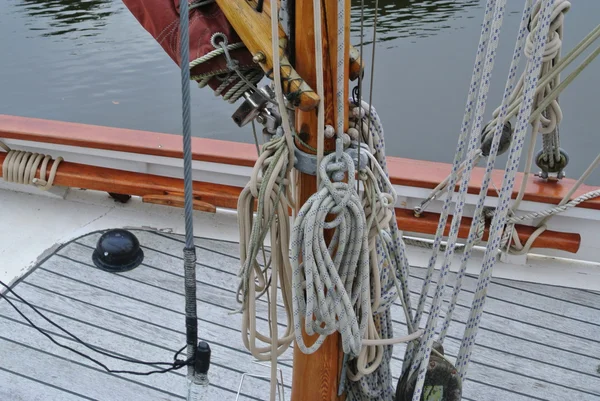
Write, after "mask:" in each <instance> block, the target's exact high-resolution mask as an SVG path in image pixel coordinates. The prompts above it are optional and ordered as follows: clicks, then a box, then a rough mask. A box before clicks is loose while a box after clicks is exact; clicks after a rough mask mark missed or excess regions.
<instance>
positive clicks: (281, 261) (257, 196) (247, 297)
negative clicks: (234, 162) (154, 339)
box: [238, 137, 293, 361]
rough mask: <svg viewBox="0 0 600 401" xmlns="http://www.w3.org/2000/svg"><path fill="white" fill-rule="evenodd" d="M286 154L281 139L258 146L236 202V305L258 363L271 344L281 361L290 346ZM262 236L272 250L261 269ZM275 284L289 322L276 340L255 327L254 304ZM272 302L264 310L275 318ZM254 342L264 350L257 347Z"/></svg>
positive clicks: (268, 354) (268, 355) (268, 356)
mask: <svg viewBox="0 0 600 401" xmlns="http://www.w3.org/2000/svg"><path fill="white" fill-rule="evenodd" d="M288 152H289V151H288V148H287V144H286V141H285V139H284V138H283V137H278V138H274V139H273V140H272V141H271V142H269V143H267V144H266V145H265V146H263V149H262V153H261V155H260V157H259V159H258V161H257V163H256V165H255V166H256V167H255V170H254V174H253V175H252V177H251V180H250V182H249V183H248V184H247V185H246V187H245V188H244V190H243V191H242V193H241V194H240V197H239V199H238V224H239V231H240V260H241V269H240V272H239V276H240V277H241V282H240V286H239V288H238V301H241V302H242V311H243V316H242V340H243V342H244V345H245V346H246V348H247V349H248V350H249V351H250V352H251V353H252V355H253V356H254V357H255V358H257V359H258V360H262V361H267V360H270V359H271V358H272V355H271V353H272V349H271V345H273V344H275V346H276V356H280V355H281V354H282V353H283V352H285V351H286V350H287V349H288V347H289V346H290V345H291V342H292V341H293V333H292V331H293V327H292V324H291V319H290V316H291V292H290V287H289V283H290V282H291V277H290V274H291V268H290V263H289V251H288V245H287V244H288V243H289V232H290V229H289V219H288V217H287V212H288V207H289V201H287V200H286V198H285V191H286V188H287V180H286V179H285V174H286V170H287V163H288V162H289V158H288ZM260 171H262V173H263V175H262V177H259V176H258V173H259V172H260ZM255 200H257V201H258V202H257V203H258V210H257V212H256V217H255V216H254V204H255ZM267 234H270V239H271V244H272V245H273V247H274V249H272V252H271V259H270V260H266V258H265V261H264V262H265V264H266V266H265V267H264V268H263V267H262V266H261V265H260V264H259V261H258V259H259V257H260V256H262V255H261V251H262V250H263V243H264V240H265V238H266V236H267ZM263 255H264V254H263ZM269 268H270V269H269ZM269 271H270V272H271V275H270V277H269ZM278 284H279V285H280V286H281V294H282V298H283V305H284V309H285V311H286V313H287V317H288V321H287V329H286V331H285V332H284V333H283V335H282V336H281V337H279V335H278V333H274V332H271V333H269V334H264V333H261V332H259V331H258V330H257V327H256V319H257V316H256V301H257V299H259V298H260V297H262V296H263V295H264V294H265V293H266V294H267V296H269V294H268V290H269V287H271V288H274V289H275V291H277V286H278ZM239 296H241V297H242V300H240V299H239ZM276 301H277V297H275V298H274V299H272V300H270V302H269V305H268V307H269V311H275V314H276V313H277V302H276ZM257 340H258V341H261V342H262V343H264V344H267V345H268V346H259V345H257Z"/></svg>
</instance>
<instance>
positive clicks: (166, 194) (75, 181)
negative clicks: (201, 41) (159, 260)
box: [0, 153, 581, 253]
mask: <svg viewBox="0 0 600 401" xmlns="http://www.w3.org/2000/svg"><path fill="white" fill-rule="evenodd" d="M5 158H6V154H5V153H0V164H2V163H3V162H4V159H5ZM1 176H2V169H0V177H1ZM38 176H39V171H38ZM54 184H55V185H58V186H65V187H72V188H85V189H89V190H95V191H103V192H112V193H119V194H127V195H133V196H140V197H142V199H144V198H145V200H146V201H147V202H152V203H160V204H164V205H170V206H177V207H179V206H181V205H182V203H181V202H180V201H179V200H178V197H180V196H181V194H182V193H183V180H181V179H178V178H170V177H163V176H158V175H152V174H145V173H134V172H130V171H122V170H116V169H111V168H106V167H96V166H88V165H85V164H79V163H71V162H66V161H63V162H62V163H61V164H60V166H59V168H58V171H57V173H56V178H55V180H54ZM241 191H242V188H240V187H234V186H230V185H221V184H213V183H207V182H198V181H195V182H194V199H195V200H196V204H197V209H200V210H205V211H213V208H212V207H211V206H216V207H221V208H227V209H235V208H237V200H238V197H239V195H240V193H241ZM202 202H204V203H205V205H203V204H202ZM396 219H397V221H398V226H399V228H400V229H401V230H403V231H408V232H415V233H422V234H435V231H436V229H437V223H438V219H439V215H437V214H436V213H424V214H422V215H421V217H415V216H414V214H413V211H412V210H409V209H402V208H397V209H396ZM449 221H450V219H449ZM449 224H450V223H448V225H447V226H446V230H448V227H449ZM470 226H471V219H470V218H467V217H465V218H463V219H462V221H461V224H460V229H459V235H458V236H459V238H463V239H464V238H467V235H468V233H469V228H470ZM515 228H516V230H517V233H518V235H519V239H520V240H521V242H522V243H525V242H526V241H527V239H528V238H529V236H530V235H531V233H532V232H533V230H534V228H533V227H530V226H525V225H517V226H516V227H515ZM487 235H488V231H487V228H486V233H485V235H484V240H485V239H487ZM580 243H581V236H580V235H579V234H577V233H563V232H556V231H545V232H543V233H542V234H541V235H540V236H539V237H538V238H537V239H536V240H535V241H534V243H533V247H534V248H545V249H558V250H563V251H566V252H571V253H576V252H577V251H578V249H579V246H580Z"/></svg>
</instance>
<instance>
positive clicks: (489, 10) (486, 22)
mask: <svg viewBox="0 0 600 401" xmlns="http://www.w3.org/2000/svg"><path fill="white" fill-rule="evenodd" d="M494 4H495V1H494V0H488V1H487V3H486V7H485V12H484V19H483V24H482V31H481V36H480V39H479V45H478V47H477V54H476V57H475V66H474V69H473V75H472V77H471V84H470V85H469V92H468V96H467V105H466V108H465V114H464V116H463V122H462V125H461V132H460V135H459V138H458V144H457V149H456V152H455V156H454V162H453V165H452V172H451V175H450V179H449V180H448V185H447V186H446V188H447V189H446V199H445V200H444V204H443V206H442V211H441V215H440V220H439V223H438V227H437V230H436V235H435V239H434V242H433V247H432V254H431V257H430V259H429V264H428V267H427V273H426V275H425V279H424V281H423V288H422V290H421V295H420V298H419V303H418V305H417V310H416V314H415V317H414V319H413V321H412V324H413V326H415V327H419V325H420V320H421V317H422V315H423V312H424V308H425V301H426V299H427V294H428V292H429V286H430V284H431V281H432V276H433V271H434V267H435V264H436V260H437V255H438V250H439V248H440V245H441V241H442V236H443V232H444V228H445V227H446V221H447V219H448V213H449V209H450V202H451V199H452V194H453V192H454V187H455V185H456V180H457V177H456V176H457V172H458V170H459V168H460V164H461V159H462V157H463V153H464V148H465V139H466V137H467V132H468V129H469V126H470V125H471V120H472V115H473V105H474V104H475V100H476V99H475V98H476V94H477V91H478V88H479V86H480V82H481V78H482V75H483V68H482V63H483V61H484V56H485V53H486V52H485V51H486V48H487V46H488V41H489V38H490V32H491V24H492V17H494V16H495V13H494ZM494 38H495V40H497V39H498V37H497V35H496V36H494ZM428 335H431V330H430V333H428ZM414 348H415V345H414V344H412V343H411V344H409V345H408V347H407V349H406V353H405V357H404V363H403V374H405V371H406V369H407V368H409V367H410V372H414V371H415V370H416V369H417V368H418V367H419V365H420V364H419V363H418V362H417V361H418V359H417V358H414V354H415V349H414ZM429 349H431V347H429ZM421 353H423V352H421ZM418 388H419V387H417V391H419V392H420V390H418Z"/></svg>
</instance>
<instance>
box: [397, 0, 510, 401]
mask: <svg viewBox="0 0 600 401" xmlns="http://www.w3.org/2000/svg"><path fill="white" fill-rule="evenodd" d="M505 7H506V0H499V1H497V2H496V4H495V7H494V12H493V17H492V21H491V26H490V32H492V34H491V37H490V40H489V43H488V45H487V49H486V51H485V58H484V64H483V68H482V78H483V79H482V80H481V83H480V85H479V88H478V96H477V102H476V109H475V114H474V116H473V120H472V128H471V135H470V140H469V145H468V150H467V155H469V154H472V153H474V152H475V151H476V150H477V149H478V148H479V138H480V132H481V128H482V125H481V124H482V117H483V114H484V112H485V106H486V102H487V94H488V92H489V87H490V79H491V75H492V70H493V67H494V61H495V58H496V48H497V46H498V41H499V32H500V28H501V26H502V22H503V19H504V12H505ZM482 53H483V52H482ZM469 107H470V106H469ZM465 130H466V127H465ZM495 139H496V138H495ZM459 151H460V152H461V156H462V149H460V150H459ZM456 165H457V164H455V166H456ZM473 167H474V163H473V160H472V159H471V160H468V161H467V165H466V167H465V170H464V172H463V175H462V181H461V184H460V189H459V192H458V199H456V204H455V205H456V206H455V211H454V213H453V216H452V223H451V227H450V233H449V235H448V242H447V245H446V251H445V254H444V259H443V262H442V266H441V267H440V272H439V276H438V280H437V286H436V289H435V293H434V296H433V300H432V301H431V309H430V311H429V315H428V318H427V323H426V326H425V335H424V336H423V338H422V339H421V342H420V346H419V350H418V352H417V353H416V355H415V359H414V362H412V365H411V367H410V370H409V374H408V376H409V377H411V376H412V375H413V374H415V373H416V372H418V373H417V382H416V386H415V392H414V393H413V398H412V399H413V401H419V400H420V399H421V394H422V390H423V385H424V383H425V375H426V373H427V368H428V365H429V356H430V353H431V349H432V347H433V340H434V336H435V334H436V327H437V318H438V317H439V315H440V312H441V307H442V301H443V296H444V290H445V281H446V277H447V274H448V271H449V269H450V264H451V261H452V257H453V255H454V245H455V244H456V240H457V238H458V230H459V227H460V221H461V219H462V214H463V211H464V205H465V197H466V194H467V189H468V184H469V181H470V178H471V171H472V170H473ZM451 180H452V179H451ZM451 180H450V181H451ZM448 190H449V193H448V195H447V198H446V201H450V200H452V198H453V196H452V192H453V191H454V185H449V187H448ZM445 210H446V211H447V210H448V208H445ZM444 227H445V224H444V226H442V227H441V228H442V230H438V234H439V239H440V240H441V237H442V235H443V228H444ZM436 239H437V236H436ZM434 252H435V251H434ZM434 267H435V265H431V264H430V266H429V268H428V277H430V275H429V271H430V270H431V272H432V273H433V268H434ZM428 285H429V283H427V282H426V283H424V285H423V290H422V292H421V298H420V301H424V300H425V299H426V297H427V294H428V291H427V290H426V288H428ZM421 310H422V309H421ZM415 323H416V324H417V325H418V324H419V321H418V320H416V321H415Z"/></svg>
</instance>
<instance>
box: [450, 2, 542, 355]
mask: <svg viewBox="0 0 600 401" xmlns="http://www.w3.org/2000/svg"><path fill="white" fill-rule="evenodd" d="M531 10H532V0H527V1H526V2H525V4H524V8H523V13H522V16H521V24H520V26H519V32H518V35H517V41H516V43H515V48H514V51H513V57H512V61H511V65H510V68H509V72H508V78H507V80H506V86H505V88H504V95H503V97H502V102H501V105H500V107H499V109H498V113H497V116H498V119H497V120H496V122H495V123H494V124H495V125H494V126H493V129H494V131H493V135H494V136H493V140H492V145H491V147H490V153H489V156H488V158H487V164H486V170H485V174H484V177H483V181H482V184H481V188H480V191H479V196H478V199H477V205H476V206H475V210H474V212H473V221H472V223H471V228H470V231H469V236H468V238H467V241H466V244H465V249H464V253H463V256H462V259H461V264H460V268H459V270H458V273H457V276H456V281H455V285H454V289H453V293H452V298H451V301H450V303H449V304H448V310H447V311H446V316H445V318H444V322H443V324H442V329H441V332H440V336H439V342H440V343H441V344H443V342H444V339H445V337H446V334H447V332H448V328H449V327H450V322H451V321H452V315H453V312H454V308H455V306H456V303H457V301H458V295H459V293H460V291H461V288H462V279H463V277H464V275H465V272H466V269H467V262H468V261H469V259H470V257H471V252H472V250H473V247H474V245H475V244H476V243H477V242H479V240H481V238H482V237H483V229H484V228H485V218H484V217H493V213H492V214H490V213H491V212H489V213H487V212H486V215H485V216H482V213H484V212H485V210H486V209H485V207H484V202H485V199H486V197H487V192H488V188H489V185H490V183H491V177H492V171H493V169H494V165H495V162H496V156H497V154H498V149H499V145H500V139H501V136H502V130H503V125H504V124H502V123H500V122H502V121H504V116H505V115H506V113H507V109H508V103H509V101H510V99H511V94H512V93H513V89H514V87H515V80H516V75H517V69H518V67H519V63H520V61H521V55H522V53H523V46H524V44H525V38H526V36H527V24H528V21H529V18H530V16H531ZM490 125H491V124H490Z"/></svg>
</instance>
